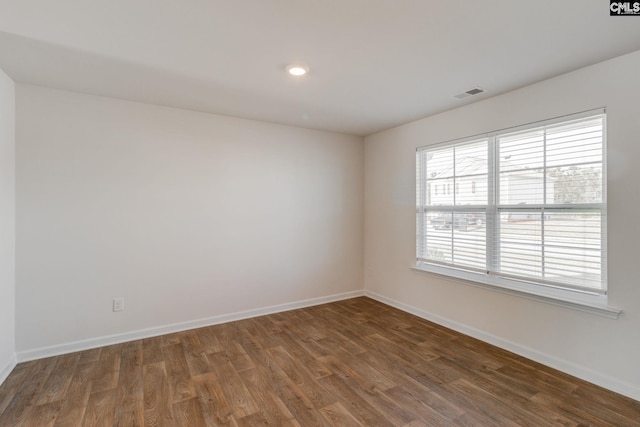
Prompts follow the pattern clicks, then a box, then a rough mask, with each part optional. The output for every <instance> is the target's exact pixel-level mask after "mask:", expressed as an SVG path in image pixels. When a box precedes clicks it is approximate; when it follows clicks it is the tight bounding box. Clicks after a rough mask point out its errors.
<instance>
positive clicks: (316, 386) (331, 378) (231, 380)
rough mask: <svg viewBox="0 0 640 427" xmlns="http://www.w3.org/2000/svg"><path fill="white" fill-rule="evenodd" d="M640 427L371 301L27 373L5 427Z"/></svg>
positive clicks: (574, 390) (481, 346) (2, 400)
mask: <svg viewBox="0 0 640 427" xmlns="http://www.w3.org/2000/svg"><path fill="white" fill-rule="evenodd" d="M112 425H114V426H143V425H147V426H190V427H191V426H261V425H270V426H302V427H307V426H341V427H342V426H367V427H369V426H412V427H414V426H457V425H460V426H522V425H528V426H558V425H561V426H578V425H580V426H587V425H588V426H640V402H638V401H634V400H632V399H628V398H626V397H624V396H621V395H618V394H615V393H612V392H610V391H607V390H604V389H602V388H600V387H597V386H594V385H592V384H589V383H586V382H584V381H581V380H579V379H576V378H574V377H571V376H569V375H566V374H563V373H561V372H558V371H555V370H553V369H550V368H547V367H545V366H542V365H540V364H537V363H535V362H532V361H529V360H527V359H524V358H522V357H519V356H516V355H514V354H512V353H509V352H507V351H504V350H500V349H498V348H496V347H493V346H490V345H488V344H485V343H482V342H480V341H477V340H475V339H472V338H469V337H467V336H464V335H461V334H458V333H456V332H453V331H451V330H448V329H445V328H443V327H440V326H437V325H434V324H433V323H430V322H427V321H425V320H423V319H420V318H418V317H415V316H412V315H410V314H407V313H404V312H402V311H399V310H396V309H394V308H391V307H389V306H386V305H384V304H381V303H378V302H376V301H373V300H371V299H368V298H355V299H351V300H347V301H341V302H336V303H331V304H325V305H320V306H316V307H310V308H305V309H300V310H294V311H289V312H285V313H279V314H273V315H269V316H263V317H257V318H253V319H248V320H242V321H238V322H231V323H227V324H223V325H217V326H211V327H207V328H201V329H195V330H191V331H186V332H181V333H175V334H169V335H164V336H160V337H156V338H149V339H144V340H138V341H133V342H129V343H125V344H118V345H113V346H108V347H103V348H99V349H95V350H87V351H82V352H78V353H72V354H67V355H63V356H58V357H51V358H47V359H42V360H37V361H33V362H26V363H21V364H19V365H18V366H17V367H16V368H15V369H14V371H13V372H12V373H11V375H10V376H9V377H8V378H7V380H6V381H5V382H4V384H3V385H2V386H0V426H3V427H4V426H38V427H39V426H112Z"/></svg>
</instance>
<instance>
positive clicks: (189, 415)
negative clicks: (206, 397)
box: [171, 397, 207, 427]
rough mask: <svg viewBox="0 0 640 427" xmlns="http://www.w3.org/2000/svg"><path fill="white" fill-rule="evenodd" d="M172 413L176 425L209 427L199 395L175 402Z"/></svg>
mask: <svg viewBox="0 0 640 427" xmlns="http://www.w3.org/2000/svg"><path fill="white" fill-rule="evenodd" d="M171 414H172V418H173V420H174V423H175V424H176V425H179V426H189V427H207V422H206V421H205V419H204V415H203V412H202V407H201V406H200V400H199V399H198V398H197V397H194V398H192V399H187V400H182V401H180V402H177V403H174V404H173V405H171Z"/></svg>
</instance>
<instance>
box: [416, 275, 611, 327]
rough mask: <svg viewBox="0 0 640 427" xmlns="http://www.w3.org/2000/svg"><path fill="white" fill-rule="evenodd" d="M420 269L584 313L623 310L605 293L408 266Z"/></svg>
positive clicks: (606, 315) (600, 314)
mask: <svg viewBox="0 0 640 427" xmlns="http://www.w3.org/2000/svg"><path fill="white" fill-rule="evenodd" d="M411 268H412V269H413V270H415V271H418V272H420V273H427V274H436V275H439V276H443V277H446V278H449V279H450V278H454V279H460V280H462V281H463V282H464V283H465V284H469V285H472V286H477V287H481V288H484V289H488V290H491V291H494V292H500V293H504V294H508V295H514V296H518V297H521V298H527V299H530V300H534V301H540V302H544V303H546V304H552V305H556V306H560V307H567V308H571V309H574V310H579V311H583V312H586V313H591V314H596V315H599V316H603V317H608V318H610V319H617V318H618V317H619V316H620V313H622V310H618V309H616V308H612V307H609V306H608V305H607V297H606V296H605V295H589V294H584V293H580V292H573V291H565V290H560V289H554V288H547V287H542V286H539V285H533V284H528V283H524V282H518V281H516V280H509V279H505V278H501V277H493V276H487V275H484V274H481V273H474V272H470V271H464V270H458V269H455V268H449V267H444V266H440V265H434V264H428V263H424V262H419V263H417V264H415V265H414V266H412V267H411Z"/></svg>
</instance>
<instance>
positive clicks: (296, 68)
mask: <svg viewBox="0 0 640 427" xmlns="http://www.w3.org/2000/svg"><path fill="white" fill-rule="evenodd" d="M286 70H287V73H289V74H291V75H292V76H304V75H305V74H307V72H309V68H308V67H305V66H304V65H301V64H289V65H287V68H286Z"/></svg>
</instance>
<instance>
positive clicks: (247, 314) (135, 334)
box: [12, 290, 364, 369]
mask: <svg viewBox="0 0 640 427" xmlns="http://www.w3.org/2000/svg"><path fill="white" fill-rule="evenodd" d="M363 295H364V291H363V290H358V291H351V292H344V293H340V294H335V295H329V296H326V297H319V298H311V299H305V300H300V301H294V302H289V303H285V304H278V305H272V306H268V307H262V308H257V309H252V310H246V311H239V312H236V313H228V314H221V315H218V316H212V317H207V318H204V319H198V320H190V321H187V322H180V323H173V324H170V325H164V326H158V327H154V328H147V329H139V330H135V331H131V332H124V333H121V334H114V335H106V336H102V337H98V338H90V339H86V340H80V341H73V342H69V343H64V344H57V345H52V346H48V347H40V348H35V349H32V350H25V351H20V352H18V354H17V360H18V361H20V362H26V361H29V360H35V359H42V358H45V357H51V356H58V355H61V354H67V353H74V352H76V351H82V350H89V349H92V348H97V347H103V346H106V345H112V344H119V343H123V342H128V341H134V340H139V339H143V338H150V337H155V336H158V335H164V334H170V333H174V332H181V331H187V330H189V329H196V328H202V327H205V326H212V325H218V324H221V323H227V322H233V321H235V320H242V319H248V318H251V317H257V316H264V315H266V314H273V313H280V312H283V311H289V310H295V309H298V308H304V307H310V306H314V305H320V304H326V303H329V302H334V301H341V300H345V299H349V298H355V297H359V296H363ZM12 369H13V368H12Z"/></svg>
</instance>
